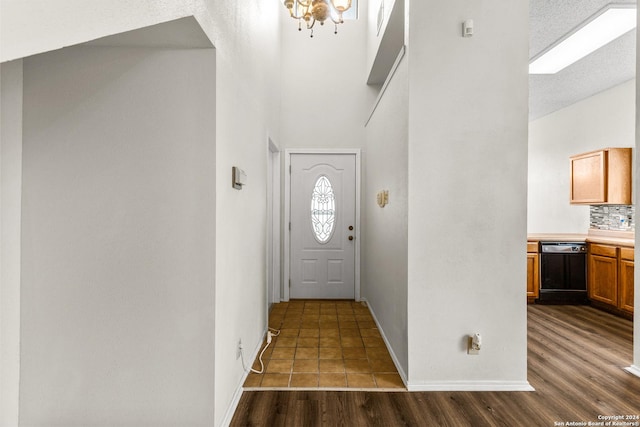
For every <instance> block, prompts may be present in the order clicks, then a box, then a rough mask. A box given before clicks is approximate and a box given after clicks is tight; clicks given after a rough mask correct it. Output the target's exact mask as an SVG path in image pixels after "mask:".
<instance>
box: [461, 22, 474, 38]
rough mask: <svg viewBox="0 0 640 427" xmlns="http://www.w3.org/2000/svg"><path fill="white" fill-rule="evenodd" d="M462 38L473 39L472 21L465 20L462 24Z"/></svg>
mask: <svg viewBox="0 0 640 427" xmlns="http://www.w3.org/2000/svg"><path fill="white" fill-rule="evenodd" d="M462 37H473V19H467V20H466V21H464V22H463V23H462Z"/></svg>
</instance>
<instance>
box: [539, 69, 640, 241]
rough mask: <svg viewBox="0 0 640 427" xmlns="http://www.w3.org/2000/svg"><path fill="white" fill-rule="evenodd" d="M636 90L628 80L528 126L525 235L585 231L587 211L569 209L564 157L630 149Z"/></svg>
mask: <svg viewBox="0 0 640 427" xmlns="http://www.w3.org/2000/svg"><path fill="white" fill-rule="evenodd" d="M635 86H636V81H635V79H634V80H630V81H628V82H626V83H623V84H621V85H618V86H616V87H613V88H611V89H608V90H606V91H604V92H600V93H598V94H596V95H593V96H592V97H589V98H587V99H585V100H583V101H580V102H577V103H575V104H573V105H571V106H569V107H566V108H563V109H561V110H558V111H556V112H554V113H551V114H549V115H547V116H544V117H541V118H539V119H537V120H534V121H532V122H530V123H529V194H528V212H527V217H528V226H527V229H528V232H529V233H586V232H587V231H588V229H589V206H576V205H571V204H570V203H569V186H570V182H569V181H570V174H569V157H570V156H573V155H576V154H580V153H585V152H588V151H593V150H599V149H601V148H607V147H635V145H636V144H635V129H636V124H635V120H636V119H635V108H636V106H635V102H636V87H635ZM636 194H637V193H636ZM634 200H637V198H636V196H634Z"/></svg>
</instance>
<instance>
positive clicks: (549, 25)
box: [529, 0, 636, 120]
mask: <svg viewBox="0 0 640 427" xmlns="http://www.w3.org/2000/svg"><path fill="white" fill-rule="evenodd" d="M610 3H616V4H620V3H625V4H636V2H635V0H634V1H628V0H627V1H624V2H620V1H618V2H611V1H606V0H530V1H529V24H530V29H529V30H530V39H529V58H533V57H534V56H536V55H538V54H539V53H540V52H542V51H543V50H545V49H546V48H547V47H548V46H550V45H551V44H553V43H554V42H555V41H556V40H558V39H560V38H561V37H562V36H564V35H565V34H567V33H568V32H570V31H571V30H572V29H574V28H575V27H577V26H578V25H580V24H581V23H582V22H583V21H584V20H586V19H587V18H588V17H590V16H591V15H593V14H594V13H596V12H597V11H599V10H600V9H602V8H603V7H605V6H606V5H607V4H610ZM635 47H636V30H633V31H630V32H629V33H627V34H625V35H624V36H622V37H620V38H618V39H617V40H614V41H613V42H611V43H609V44H608V45H606V46H604V47H602V48H601V49H599V50H597V51H595V52H593V53H592V54H591V55H589V56H587V57H585V58H583V59H581V60H580V61H578V62H576V63H574V64H572V65H570V66H568V67H567V68H565V69H564V70H561V71H560V72H558V73H556V74H548V75H530V76H529V119H530V120H535V119H537V118H540V117H542V116H544V115H547V114H549V113H552V112H554V111H556V110H559V109H561V108H564V107H567V106H569V105H571V104H573V103H575V102H578V101H580V100H582V99H585V98H588V97H590V96H592V95H595V94H596V93H598V92H601V91H603V90H606V89H609V88H611V87H613V86H616V85H619V84H620V83H623V82H626V81H627V80H630V79H632V78H634V77H635V75H636V52H635V50H636V48H635Z"/></svg>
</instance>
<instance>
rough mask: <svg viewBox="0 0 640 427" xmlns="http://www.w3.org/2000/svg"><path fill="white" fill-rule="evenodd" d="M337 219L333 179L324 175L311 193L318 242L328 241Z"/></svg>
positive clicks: (313, 221)
mask: <svg viewBox="0 0 640 427" xmlns="http://www.w3.org/2000/svg"><path fill="white" fill-rule="evenodd" d="M335 219H336V198H335V194H334V192H333V186H332V185H331V181H329V178H327V176H326V175H322V176H320V177H319V178H318V180H317V181H316V185H314V187H313V192H312V194H311V226H312V227H313V235H314V236H315V238H316V240H317V241H318V243H323V244H324V243H327V242H328V241H329V240H330V239H331V236H332V235H333V228H334V227H333V226H334V222H335Z"/></svg>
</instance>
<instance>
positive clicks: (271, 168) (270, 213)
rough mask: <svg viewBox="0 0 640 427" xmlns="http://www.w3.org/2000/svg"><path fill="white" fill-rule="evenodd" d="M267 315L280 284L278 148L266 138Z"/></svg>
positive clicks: (277, 294) (275, 298)
mask: <svg viewBox="0 0 640 427" xmlns="http://www.w3.org/2000/svg"><path fill="white" fill-rule="evenodd" d="M267 151H268V153H267V260H266V263H267V313H268V312H269V309H270V308H271V304H274V303H279V302H280V300H281V299H282V298H281V296H282V294H281V292H282V291H281V289H282V283H281V282H280V266H281V262H280V237H281V232H280V203H281V199H280V175H281V173H280V148H278V146H277V145H276V143H274V142H273V140H272V139H271V138H268V149H267Z"/></svg>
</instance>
